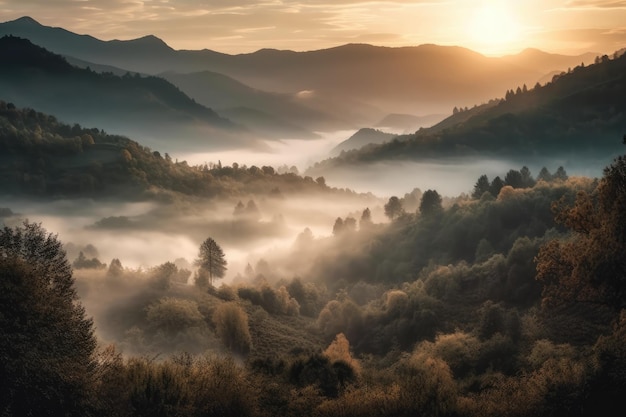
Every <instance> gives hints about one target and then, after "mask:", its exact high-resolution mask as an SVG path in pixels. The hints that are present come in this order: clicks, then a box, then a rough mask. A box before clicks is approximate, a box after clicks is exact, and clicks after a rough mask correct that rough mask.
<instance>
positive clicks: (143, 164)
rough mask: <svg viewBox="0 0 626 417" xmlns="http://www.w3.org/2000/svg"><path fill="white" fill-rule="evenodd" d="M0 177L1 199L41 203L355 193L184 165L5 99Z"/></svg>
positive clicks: (290, 175)
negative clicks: (50, 200) (73, 199)
mask: <svg viewBox="0 0 626 417" xmlns="http://www.w3.org/2000/svg"><path fill="white" fill-rule="evenodd" d="M0 173H1V175H0V188H1V189H2V190H3V192H4V193H5V194H13V195H16V196H31V197H45V198H49V197H55V198H63V197H90V198H107V197H108V198H115V197H123V198H124V199H129V198H137V199H149V198H168V195H169V196H170V198H171V193H180V194H183V195H194V196H200V197H227V196H241V195H243V196H245V195H248V194H250V193H256V194H259V195H274V196H280V195H281V194H282V193H291V194H295V193H317V192H322V193H340V194H342V193H343V194H345V193H348V194H351V193H352V192H351V191H350V190H345V189H342V190H340V189H334V188H331V187H329V186H327V185H326V183H325V180H324V179H323V177H317V178H316V179H313V178H311V177H307V176H300V175H298V172H297V168H296V167H283V168H282V169H278V168H276V169H275V168H274V167H271V166H261V167H257V166H250V167H248V166H245V165H241V166H239V165H238V164H233V165H232V166H222V164H221V163H220V162H219V161H218V162H217V163H210V164H203V165H201V166H200V165H199V166H189V165H188V164H187V162H186V161H177V160H173V159H172V158H171V157H170V156H169V155H168V154H167V153H164V154H163V155H161V153H160V152H159V151H152V150H151V149H150V148H148V147H145V146H142V145H140V144H139V143H137V142H135V141H133V140H130V139H128V138H126V137H124V136H119V135H110V134H107V133H106V132H104V131H103V130H101V129H97V128H83V127H81V126H80V125H78V124H74V125H73V126H71V125H68V124H65V123H62V122H60V121H59V120H57V119H56V118H55V117H54V116H51V115H47V114H44V113H41V112H38V111H36V110H34V109H29V108H16V106H15V105H14V104H12V103H6V102H4V101H0Z"/></svg>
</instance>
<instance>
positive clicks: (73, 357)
mask: <svg viewBox="0 0 626 417" xmlns="http://www.w3.org/2000/svg"><path fill="white" fill-rule="evenodd" d="M0 277H2V279H0V329H1V333H2V337H0V358H2V360H0V375H2V377H1V378H0V415H22V416H26V415H39V416H48V415H50V416H53V415H54V416H57V415H64V416H69V415H84V414H86V410H85V407H86V406H87V404H88V401H89V399H90V398H89V397H90V395H91V392H90V390H91V388H92V387H93V377H94V369H95V366H96V365H95V355H94V353H95V348H96V339H95V337H94V334H93V332H94V330H93V322H92V320H91V319H88V318H86V316H85V310H84V308H83V307H82V306H81V305H80V303H79V302H78V296H77V294H76V290H75V288H74V278H73V276H72V268H71V266H70V263H69V262H68V260H67V258H66V254H65V251H64V250H63V249H62V245H61V243H60V242H59V241H58V239H57V237H56V236H55V235H52V234H49V233H47V232H46V230H45V229H44V228H43V227H41V225H40V224H34V223H29V222H28V221H25V222H24V223H23V224H22V226H18V227H15V228H8V227H5V228H4V229H2V230H1V231H0Z"/></svg>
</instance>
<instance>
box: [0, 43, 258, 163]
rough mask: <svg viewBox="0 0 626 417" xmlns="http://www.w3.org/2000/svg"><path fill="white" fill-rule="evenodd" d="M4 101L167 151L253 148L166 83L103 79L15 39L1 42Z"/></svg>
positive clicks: (149, 78) (241, 130) (234, 128)
mask: <svg viewBox="0 0 626 417" xmlns="http://www.w3.org/2000/svg"><path fill="white" fill-rule="evenodd" d="M0 60H1V61H2V62H3V63H4V64H3V65H2V66H1V67H0V98H1V99H3V100H6V101H9V102H14V103H15V104H17V105H19V106H22V107H32V108H37V109H40V110H41V111H44V112H47V113H50V114H54V115H56V116H57V117H59V118H61V119H63V120H72V121H74V122H78V123H80V124H83V125H91V126H93V125H96V126H101V127H102V128H104V129H106V130H108V131H110V132H114V133H127V134H131V135H134V136H135V137H138V138H142V139H144V140H145V144H146V145H149V146H154V147H159V148H161V149H163V150H165V151H167V152H172V151H175V150H180V149H183V148H190V149H212V148H228V147H237V146H243V145H246V146H250V145H252V144H253V142H252V140H251V139H247V135H248V132H246V130H245V129H244V128H242V127H240V126H237V125H235V124H234V123H232V122H231V121H229V120H227V119H225V118H222V117H221V116H219V115H218V114H217V113H215V112H214V111H213V110H211V109H209V108H207V107H205V106H202V105H200V104H198V103H196V102H195V101H193V100H192V99H190V98H189V97H188V96H186V95H185V94H184V93H182V92H181V91H180V90H178V89H177V88H176V87H175V86H173V85H172V84H170V83H169V82H167V81H166V80H164V79H161V78H158V77H153V76H147V77H142V76H140V75H138V74H135V75H132V76H131V75H130V74H127V75H124V76H121V77H120V76H116V75H114V74H111V73H108V74H106V73H105V74H99V73H95V72H93V71H90V70H87V69H80V68H77V67H74V66H72V65H70V64H69V63H68V62H67V61H66V60H65V59H64V58H63V57H61V56H59V55H56V54H53V53H51V52H49V51H47V50H46V49H44V48H41V47H39V46H37V45H34V44H32V43H31V42H30V41H29V40H26V39H21V38H17V37H13V36H5V37H3V38H0Z"/></svg>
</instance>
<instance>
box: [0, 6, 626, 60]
mask: <svg viewBox="0 0 626 417" xmlns="http://www.w3.org/2000/svg"><path fill="white" fill-rule="evenodd" d="M0 16H2V17H1V18H0V19H1V20H2V21H8V20H13V19H16V18H19V17H22V16H30V17H32V18H34V19H35V20H37V21H39V22H40V23H42V24H44V25H47V26H58V27H63V28H65V29H67V30H70V31H72V32H76V33H80V34H89V35H92V36H95V37H97V38H99V39H102V40H111V39H123V40H125V39H133V38H138V37H141V36H145V35H148V34H152V35H155V36H157V37H159V38H161V39H163V40H164V41H165V42H166V43H167V44H168V45H170V46H171V47H172V48H174V49H204V48H207V49H212V50H215V51H219V52H224V53H229V54H235V53H246V52H254V51H256V50H258V49H261V48H276V49H291V50H295V51H307V50H316V49H323V48H328V47H333V46H339V45H343V44H346V43H369V44H373V45H379V46H390V47H395V46H415V45H421V44H425V43H433V44H439V45H458V46H463V47H467V48H470V49H473V50H475V51H478V52H481V53H483V54H485V55H494V56H496V55H503V54H512V53H517V52H520V51H521V50H523V49H524V48H527V47H533V48H539V49H542V50H545V51H548V52H554V53H565V54H577V53H583V52H595V53H607V54H610V53H612V52H614V51H616V50H618V49H621V48H623V47H624V46H626V1H619V0H519V1H513V0H508V1H498V0H412V1H405V0H378V1H363V0H336V1H331V0H308V1H299V0H257V1H255V0H208V1H205V0H143V1H140V0H0Z"/></svg>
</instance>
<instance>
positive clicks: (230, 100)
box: [159, 71, 349, 137]
mask: <svg viewBox="0 0 626 417" xmlns="http://www.w3.org/2000/svg"><path fill="white" fill-rule="evenodd" d="M159 76H161V77H163V78H165V79H166V80H168V81H170V82H171V83H172V84H174V85H176V86H177V87H178V88H180V89H181V90H182V91H183V92H185V93H186V94H187V95H189V96H190V97H193V98H194V99H195V100H196V101H198V102H199V103H202V104H203V105H205V106H208V107H211V108H213V109H215V110H216V111H218V112H220V114H224V115H227V116H228V117H229V118H232V119H233V120H237V121H240V122H241V123H243V124H245V125H246V126H250V127H251V128H255V127H259V128H263V126H258V123H257V122H256V119H259V120H258V121H262V122H263V123H268V125H267V127H269V128H270V129H271V128H272V127H273V125H276V127H277V128H281V127H285V126H292V127H294V128H295V130H294V129H287V130H286V131H285V133H286V134H287V135H288V137H289V135H290V134H299V135H302V134H303V131H304V130H305V129H306V130H309V131H327V130H336V129H340V128H343V127H345V126H346V125H347V124H349V122H348V121H346V120H342V119H341V116H339V114H340V113H339V112H333V113H334V114H329V113H328V112H326V111H320V110H315V109H314V108H312V107H313V106H311V101H312V99H311V98H305V97H301V96H298V95H297V94H286V93H271V92H266V91H262V90H259V89H256V88H252V87H249V86H247V85H245V84H244V83H241V82H239V81H237V80H235V79H233V78H231V77H229V76H227V75H224V74H219V73H215V72H211V71H201V72H195V73H189V74H181V73H175V72H165V73H162V74H159ZM326 108H329V107H326ZM245 109H247V110H245ZM244 113H247V115H246V114H244ZM253 114H254V116H253V118H252V120H251V118H250V117H249V116H250V115H253ZM262 115H267V117H262ZM238 117H241V118H238ZM261 119H262V120H261ZM269 122H271V123H269ZM283 130H284V129H283ZM305 133H306V132H305ZM306 136H309V137H314V136H315V135H313V134H312V133H310V132H308V133H307V134H306ZM292 137H293V136H292ZM297 137H305V136H297Z"/></svg>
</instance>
